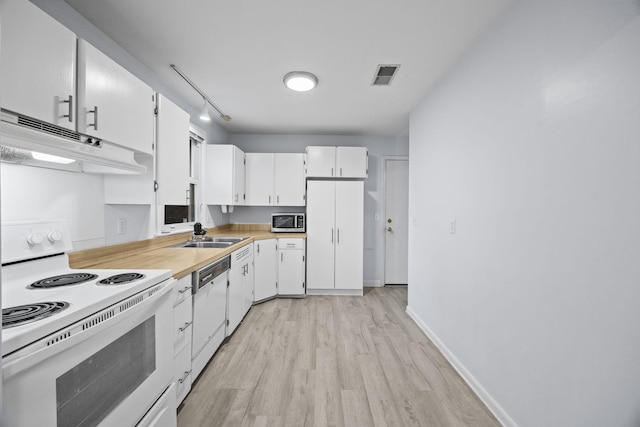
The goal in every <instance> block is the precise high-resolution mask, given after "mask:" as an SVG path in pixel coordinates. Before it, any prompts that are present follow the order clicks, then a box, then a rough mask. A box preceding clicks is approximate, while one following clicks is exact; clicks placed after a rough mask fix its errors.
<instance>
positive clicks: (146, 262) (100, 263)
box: [69, 224, 306, 279]
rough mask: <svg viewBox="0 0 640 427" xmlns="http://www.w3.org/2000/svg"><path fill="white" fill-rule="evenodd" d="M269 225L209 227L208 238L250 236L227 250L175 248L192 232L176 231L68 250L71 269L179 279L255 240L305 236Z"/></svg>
mask: <svg viewBox="0 0 640 427" xmlns="http://www.w3.org/2000/svg"><path fill="white" fill-rule="evenodd" d="M270 230H271V228H270V226H269V224H231V225H224V226H221V227H216V228H210V229H207V234H206V236H207V237H247V239H246V240H243V241H242V242H239V243H236V244H234V245H231V246H229V247H228V248H224V249H211V248H179V247H178V248H176V247H172V246H173V245H176V244H179V243H182V242H186V241H187V240H190V239H191V233H180V234H173V235H170V236H161V237H155V238H153V239H147V240H140V241H137V242H131V243H123V244H119V245H112V246H105V247H101V248H95V249H87V250H84V251H77V252H71V253H69V266H70V267H71V268H95V269H103V268H116V269H171V270H172V271H173V277H175V278H176V279H179V278H181V277H184V276H186V275H188V274H191V273H192V272H194V271H196V270H198V269H200V268H202V267H204V266H206V265H208V264H210V263H212V262H214V261H216V260H218V259H220V258H222V257H223V256H225V255H228V254H230V253H231V252H233V251H235V250H236V249H239V248H241V247H242V246H244V245H246V244H248V243H251V242H254V241H256V240H265V239H274V238H305V237H306V234H305V233H272V232H271V231H270Z"/></svg>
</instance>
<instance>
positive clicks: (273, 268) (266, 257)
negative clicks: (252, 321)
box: [253, 239, 278, 302]
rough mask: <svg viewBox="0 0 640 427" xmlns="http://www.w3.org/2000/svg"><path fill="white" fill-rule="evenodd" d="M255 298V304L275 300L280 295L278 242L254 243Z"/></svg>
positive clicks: (270, 240)
mask: <svg viewBox="0 0 640 427" xmlns="http://www.w3.org/2000/svg"><path fill="white" fill-rule="evenodd" d="M253 245H254V254H253V257H254V260H253V264H254V272H255V278H254V296H253V299H254V301H255V302H261V301H264V300H266V299H269V298H273V297H275V296H276V294H277V293H278V287H277V286H278V268H277V267H278V264H277V263H278V240H277V239H268V240H258V241H256V242H254V244H253Z"/></svg>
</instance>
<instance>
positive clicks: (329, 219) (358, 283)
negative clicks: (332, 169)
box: [307, 180, 364, 295]
mask: <svg viewBox="0 0 640 427" xmlns="http://www.w3.org/2000/svg"><path fill="white" fill-rule="evenodd" d="M363 251H364V182H363V181H325V180H317V181H316V180H307V294H345V295H362V290H363Z"/></svg>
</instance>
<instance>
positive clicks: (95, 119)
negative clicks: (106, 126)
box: [87, 105, 98, 130]
mask: <svg viewBox="0 0 640 427" xmlns="http://www.w3.org/2000/svg"><path fill="white" fill-rule="evenodd" d="M89 113H91V114H93V123H91V124H90V125H87V127H88V128H90V127H92V128H93V129H95V130H98V106H97V105H96V106H94V107H93V110H89Z"/></svg>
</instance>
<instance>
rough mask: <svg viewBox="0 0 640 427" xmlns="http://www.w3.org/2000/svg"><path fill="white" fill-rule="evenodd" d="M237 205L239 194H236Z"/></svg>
mask: <svg viewBox="0 0 640 427" xmlns="http://www.w3.org/2000/svg"><path fill="white" fill-rule="evenodd" d="M236 203H238V193H236Z"/></svg>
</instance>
